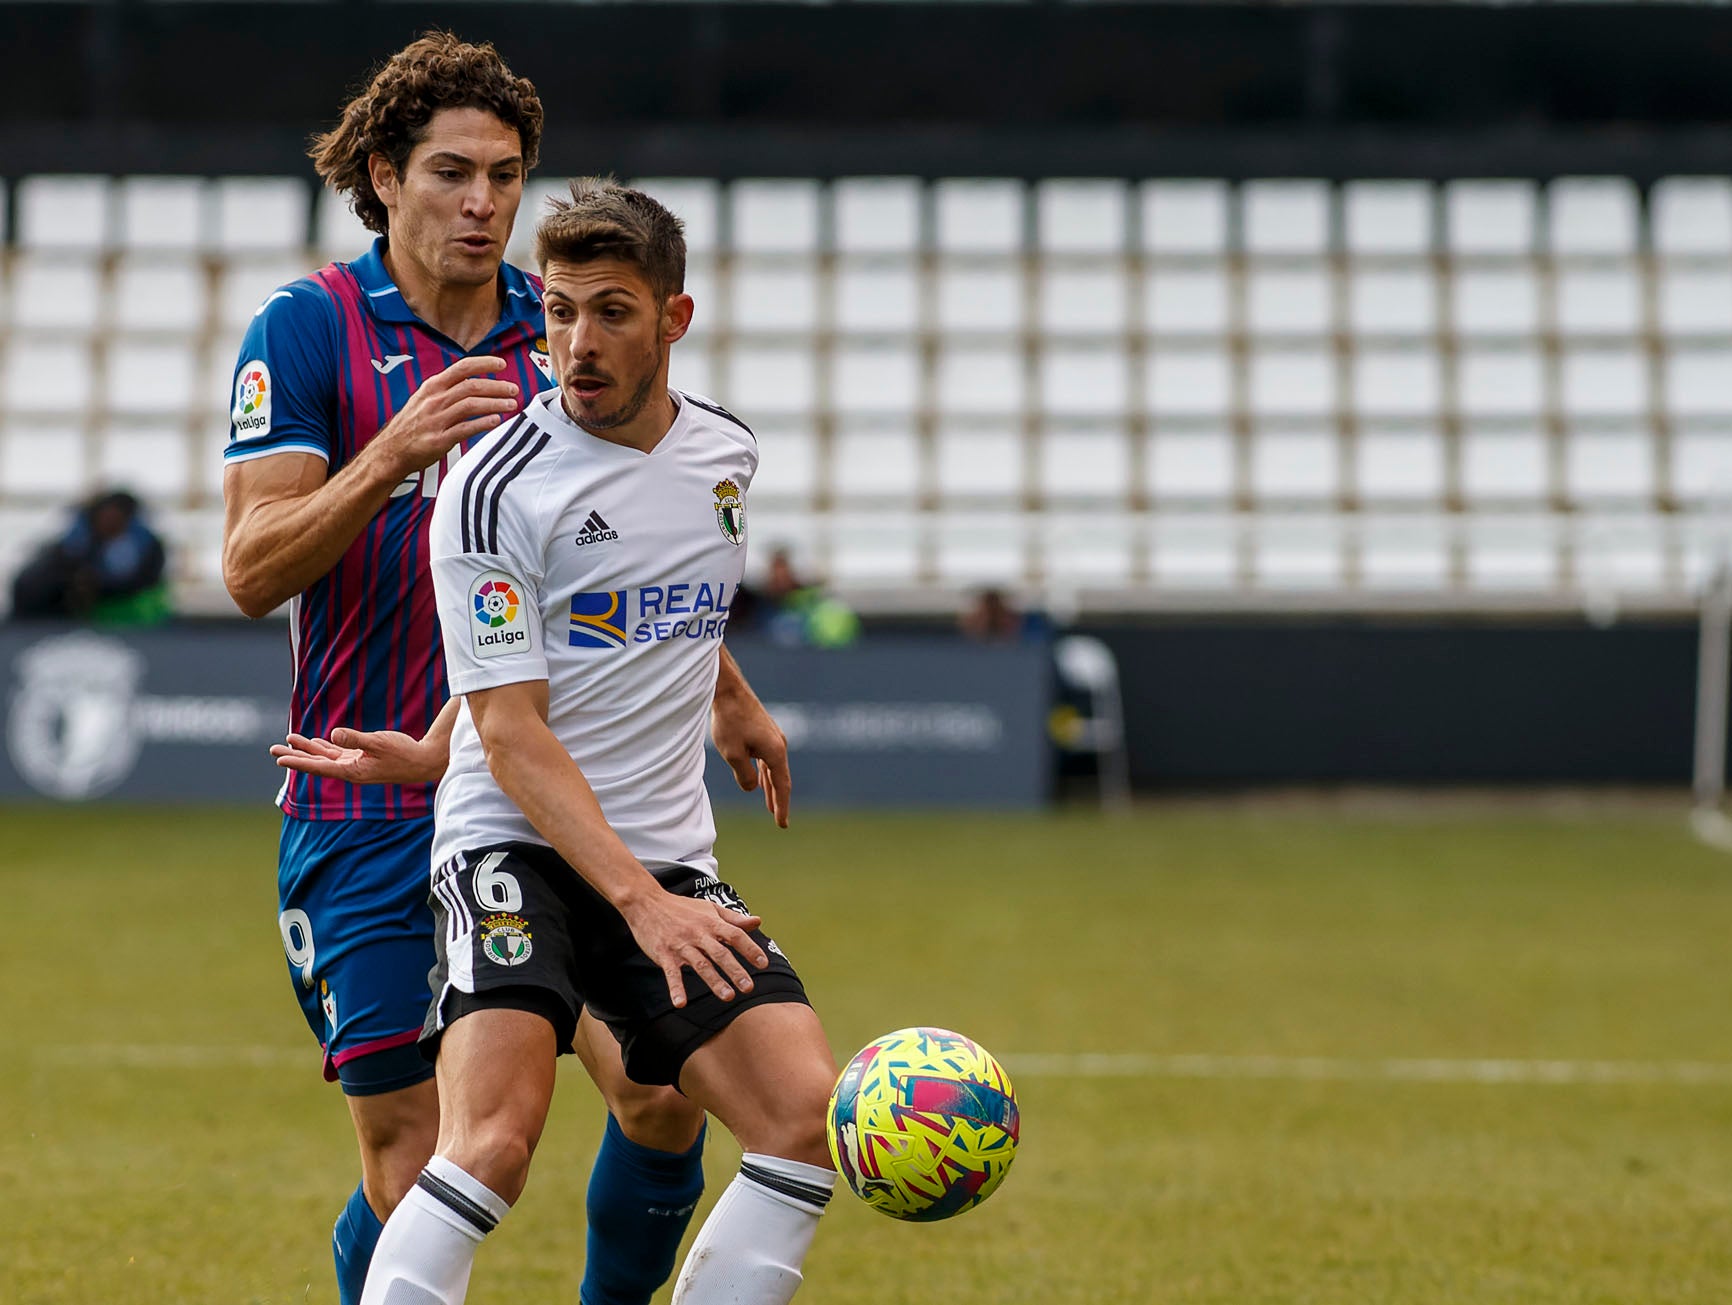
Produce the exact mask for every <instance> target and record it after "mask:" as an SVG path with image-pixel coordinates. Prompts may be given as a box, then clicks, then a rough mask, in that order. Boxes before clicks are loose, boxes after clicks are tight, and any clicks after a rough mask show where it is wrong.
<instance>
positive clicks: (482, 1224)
mask: <svg viewBox="0 0 1732 1305" xmlns="http://www.w3.org/2000/svg"><path fill="white" fill-rule="evenodd" d="M415 1186H417V1187H419V1188H420V1189H421V1190H422V1191H423V1192H426V1193H427V1194H428V1195H429V1196H431V1197H432V1198H433V1199H434V1200H435V1201H438V1202H439V1204H441V1205H443V1206H444V1207H445V1208H446V1209H448V1210H453V1211H455V1212H456V1213H458V1214H460V1215H462V1216H463V1217H464V1218H465V1219H467V1220H468V1221H469V1222H470V1223H472V1224H474V1225H475V1228H476V1231H478V1232H479V1233H480V1234H481V1235H482V1236H483V1237H485V1236H486V1235H487V1234H488V1233H490V1232H492V1231H493V1230H494V1229H495V1228H497V1227H499V1220H497V1219H495V1218H494V1217H493V1212H492V1211H491V1210H489V1209H487V1207H486V1206H483V1205H477V1204H476V1203H475V1202H474V1201H471V1200H470V1199H469V1198H468V1197H467V1196H465V1195H463V1193H462V1192H460V1191H458V1190H457V1189H456V1188H455V1187H453V1186H451V1184H450V1183H448V1182H446V1181H445V1180H444V1179H443V1178H441V1177H439V1175H437V1174H430V1173H428V1172H427V1171H426V1170H425V1169H423V1170H422V1171H421V1176H420V1177H419V1178H417V1179H416V1180H415Z"/></svg>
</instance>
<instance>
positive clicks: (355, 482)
mask: <svg viewBox="0 0 1732 1305" xmlns="http://www.w3.org/2000/svg"><path fill="white" fill-rule="evenodd" d="M405 474H407V473H406V472H404V471H402V470H401V469H400V468H399V467H398V466H397V465H396V463H395V462H394V461H392V460H391V459H390V458H389V456H388V455H387V454H386V453H384V452H378V453H375V452H374V451H373V446H371V445H369V446H368V447H367V448H364V449H362V450H361V452H360V454H359V455H357V457H356V458H355V460H354V461H353V462H351V463H350V464H349V465H348V466H346V467H344V468H343V470H341V471H339V472H338V473H337V474H336V475H335V476H332V477H331V478H330V479H329V480H327V481H325V482H324V483H323V484H322V485H320V486H319V487H318V488H317V489H315V490H313V491H312V492H311V493H309V494H302V495H297V496H295V497H292V498H281V499H271V500H266V501H264V502H260V503H257V504H255V505H253V506H252V507H251V508H250V509H249V510H248V511H247V513H246V515H245V516H244V517H242V518H241V519H240V521H239V522H237V523H236V524H235V526H234V527H233V528H231V529H230V531H229V533H228V537H227V538H226V539H225V540H224V541H223V582H224V584H225V585H227V587H228V591H229V595H230V596H231V597H232V598H233V599H234V600H235V604H236V605H237V606H238V607H239V608H240V609H241V611H243V612H245V613H246V614H247V615H248V616H255V617H256V616H264V615H265V614H266V613H268V612H271V611H274V610H275V609H276V608H278V607H280V606H281V605H282V604H283V603H285V602H287V601H288V600H289V599H291V598H293V597H294V596H295V595H296V594H298V593H300V592H302V591H303V590H304V589H306V588H307V587H308V586H309V585H311V584H312V583H313V582H314V581H316V580H318V579H319V578H320V577H321V576H324V575H326V574H327V573H329V572H330V570H331V569H332V568H333V567H334V566H336V565H337V563H338V562H339V561H340V560H341V559H342V556H343V554H344V553H345V552H346V551H347V550H348V548H349V545H351V544H352V543H354V542H355V540H356V538H357V537H359V535H360V533H361V532H362V531H363V530H364V529H366V527H367V523H368V522H369V521H371V520H372V519H373V517H374V516H375V515H377V513H378V511H379V509H380V508H382V507H383V506H384V505H385V503H386V502H387V501H388V500H389V499H390V497H391V491H392V490H393V489H395V488H396V487H397V486H398V485H399V484H401V483H402V480H403V476H404V475H405Z"/></svg>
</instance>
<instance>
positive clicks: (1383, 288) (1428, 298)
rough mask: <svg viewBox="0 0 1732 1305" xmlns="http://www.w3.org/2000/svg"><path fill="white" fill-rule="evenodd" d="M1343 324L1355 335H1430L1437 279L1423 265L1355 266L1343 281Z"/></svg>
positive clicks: (1433, 326) (1434, 320) (1434, 321)
mask: <svg viewBox="0 0 1732 1305" xmlns="http://www.w3.org/2000/svg"><path fill="white" fill-rule="evenodd" d="M1347 324H1348V326H1349V328H1350V329H1351V330H1352V331H1353V332H1354V334H1356V335H1362V336H1364V335H1373V336H1376V335H1431V334H1433V333H1435V332H1436V330H1437V282H1436V279H1435V278H1434V277H1433V276H1432V274H1431V272H1430V271H1429V270H1428V269H1425V268H1395V269H1385V268H1376V269H1368V268H1358V269H1355V270H1354V271H1353V272H1351V273H1350V274H1349V278H1348V282H1347Z"/></svg>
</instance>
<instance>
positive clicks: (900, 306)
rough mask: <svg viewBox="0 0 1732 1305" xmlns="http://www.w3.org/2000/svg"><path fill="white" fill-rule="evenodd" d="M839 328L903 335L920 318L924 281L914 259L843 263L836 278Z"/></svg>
mask: <svg viewBox="0 0 1732 1305" xmlns="http://www.w3.org/2000/svg"><path fill="white" fill-rule="evenodd" d="M835 304H836V307H835V324H836V329H837V330H839V331H855V332H860V333H862V334H873V333H885V334H895V335H902V334H905V333H907V332H910V331H913V330H914V329H915V328H916V327H917V326H918V325H919V322H920V283H919V281H918V280H917V279H916V272H915V267H914V265H913V264H912V263H911V262H907V261H900V260H899V261H897V262H894V263H874V264H866V265H861V266H852V267H842V268H839V269H838V270H837V273H836V281H835Z"/></svg>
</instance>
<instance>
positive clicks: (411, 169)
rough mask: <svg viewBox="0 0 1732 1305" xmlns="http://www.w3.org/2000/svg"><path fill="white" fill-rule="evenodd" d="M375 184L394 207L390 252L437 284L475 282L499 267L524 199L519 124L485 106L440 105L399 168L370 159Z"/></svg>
mask: <svg viewBox="0 0 1732 1305" xmlns="http://www.w3.org/2000/svg"><path fill="white" fill-rule="evenodd" d="M371 162H372V177H373V188H374V189H375V190H376V191H377V192H378V194H379V199H380V201H381V202H382V203H383V204H384V205H385V207H386V208H387V209H388V210H389V211H390V215H391V255H392V257H393V258H394V259H395V260H397V261H399V262H402V261H404V260H407V261H409V262H411V263H413V264H414V265H415V266H416V267H417V268H418V269H420V271H421V272H422V274H423V275H425V276H426V277H427V278H428V279H429V280H431V281H432V282H433V283H434V285H435V286H477V285H485V284H487V283H488V282H491V281H492V280H493V278H494V277H496V276H498V275H499V264H500V263H501V261H503V259H504V258H505V242H506V241H507V240H508V239H510V237H511V224H512V222H513V221H514V220H515V219H516V217H517V206H518V205H519V204H520V203H522V201H523V145H522V142H521V141H519V140H518V137H517V130H516V128H514V127H508V126H506V124H505V123H504V122H502V121H500V120H499V119H498V118H497V117H495V116H494V115H493V114H491V113H489V112H487V110H485V109H441V110H439V112H438V113H435V114H434V115H433V118H432V120H431V121H430V122H429V123H428V124H427V134H426V137H425V138H424V139H423V140H422V141H421V143H420V144H419V145H417V146H415V148H414V149H413V150H411V151H410V153H409V158H408V161H407V162H405V163H404V165H403V171H402V173H401V175H399V174H398V173H396V172H394V171H393V170H392V168H391V166H390V164H389V163H387V162H386V161H385V159H384V158H383V156H381V155H377V154H375V155H374V156H373V159H372V161H371Z"/></svg>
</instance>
